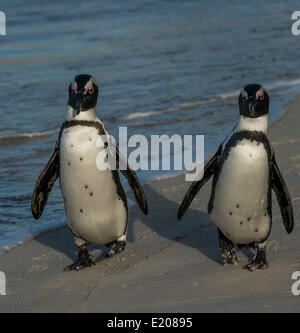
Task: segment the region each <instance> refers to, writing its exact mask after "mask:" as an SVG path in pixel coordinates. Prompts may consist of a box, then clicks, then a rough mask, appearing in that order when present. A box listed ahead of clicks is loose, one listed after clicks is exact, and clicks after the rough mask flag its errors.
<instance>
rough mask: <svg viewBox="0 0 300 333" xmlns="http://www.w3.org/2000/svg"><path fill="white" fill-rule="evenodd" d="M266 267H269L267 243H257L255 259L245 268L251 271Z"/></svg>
mask: <svg viewBox="0 0 300 333" xmlns="http://www.w3.org/2000/svg"><path fill="white" fill-rule="evenodd" d="M266 267H268V262H267V259H266V246H265V244H257V245H256V254H255V257H254V259H253V260H252V261H250V262H249V264H248V265H246V266H245V267H244V269H248V270H249V271H250V272H254V271H257V270H259V269H263V268H266Z"/></svg>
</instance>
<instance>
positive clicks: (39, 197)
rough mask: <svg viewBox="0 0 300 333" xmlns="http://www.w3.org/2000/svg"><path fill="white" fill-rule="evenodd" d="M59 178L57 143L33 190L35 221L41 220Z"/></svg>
mask: <svg viewBox="0 0 300 333" xmlns="http://www.w3.org/2000/svg"><path fill="white" fill-rule="evenodd" d="M58 177H59V148H58V143H57V144H56V146H55V149H54V152H53V154H52V156H51V158H50V160H49V162H48V163H47V165H46V166H45V168H44V170H43V171H42V172H41V174H40V176H39V178H38V180H37V182H36V184H35V187H34V190H33V194H32V200H31V212H32V215H33V217H34V218H35V219H39V218H40V217H41V215H42V213H43V210H44V207H45V205H46V202H47V199H48V196H49V194H50V191H51V189H52V186H53V184H54V183H55V181H56V179H57V178H58Z"/></svg>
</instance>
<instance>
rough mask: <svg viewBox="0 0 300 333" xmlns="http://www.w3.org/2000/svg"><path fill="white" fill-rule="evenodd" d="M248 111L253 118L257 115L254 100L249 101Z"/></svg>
mask: <svg viewBox="0 0 300 333" xmlns="http://www.w3.org/2000/svg"><path fill="white" fill-rule="evenodd" d="M248 110H249V114H250V116H253V115H254V114H255V102H254V101H253V100H252V99H249V102H248Z"/></svg>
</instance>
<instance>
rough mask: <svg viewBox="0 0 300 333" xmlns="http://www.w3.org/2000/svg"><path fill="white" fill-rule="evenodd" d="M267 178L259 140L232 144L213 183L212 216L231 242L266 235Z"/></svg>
mask: <svg viewBox="0 0 300 333" xmlns="http://www.w3.org/2000/svg"><path fill="white" fill-rule="evenodd" d="M268 180H269V164H268V156H267V152H266V150H265V148H264V146H263V144H262V143H258V142H257V141H253V142H251V141H247V140H245V139H244V140H242V141H240V142H239V143H238V144H237V145H236V146H235V147H232V148H231V150H230V151H229V155H228V157H227V159H226V160H225V162H224V164H223V167H222V169H221V172H220V174H219V178H218V181H217V183H216V186H215V197H214V202H213V209H212V212H211V218H212V221H213V222H214V223H215V224H216V225H217V226H218V227H219V229H220V230H221V231H222V232H223V233H224V235H226V236H227V237H228V238H229V239H231V240H232V241H233V242H235V243H237V244H249V243H252V242H259V241H261V240H264V239H265V238H266V237H267V236H268V233H269V230H270V217H269V215H268V213H267V208H268V191H269V184H268Z"/></svg>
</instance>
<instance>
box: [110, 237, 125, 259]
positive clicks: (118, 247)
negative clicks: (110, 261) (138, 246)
mask: <svg viewBox="0 0 300 333" xmlns="http://www.w3.org/2000/svg"><path fill="white" fill-rule="evenodd" d="M106 246H107V247H109V251H108V253H107V254H106V258H111V257H113V256H114V255H116V254H118V253H121V252H123V251H124V249H125V246H126V242H125V241H117V242H112V243H110V244H107V245H106Z"/></svg>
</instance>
